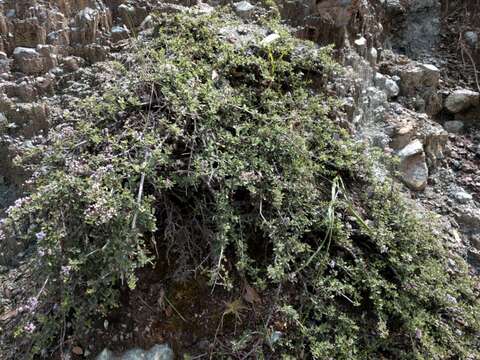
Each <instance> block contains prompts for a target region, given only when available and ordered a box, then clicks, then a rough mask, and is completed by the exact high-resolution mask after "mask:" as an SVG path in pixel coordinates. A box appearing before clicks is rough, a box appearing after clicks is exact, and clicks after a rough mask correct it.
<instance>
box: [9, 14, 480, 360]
mask: <svg viewBox="0 0 480 360" xmlns="http://www.w3.org/2000/svg"><path fill="white" fill-rule="evenodd" d="M237 25H239V23H238V20H236V19H235V18H233V17H232V16H231V15H229V14H228V13H214V14H213V15H209V16H206V15H202V16H200V15H177V16H172V15H170V16H169V17H161V18H159V19H158V25H157V27H156V30H155V34H154V36H153V38H152V39H151V40H150V41H149V42H147V43H143V44H136V45H135V47H134V49H135V58H134V60H132V61H130V63H129V64H128V66H124V65H121V64H117V65H116V68H120V71H123V72H124V73H125V75H124V77H123V78H122V79H121V81H119V82H118V83H117V84H115V85H113V86H112V85H105V86H104V88H103V89H102V95H101V96H100V97H98V96H97V97H92V98H90V99H87V100H86V101H85V102H84V103H83V105H82V107H81V108H79V109H77V111H76V112H73V113H72V116H71V117H70V118H68V119H65V122H64V123H62V124H60V125H58V126H57V127H56V128H54V129H53V130H52V131H51V132H50V134H49V137H48V140H47V141H46V142H45V143H43V144H38V145H36V146H29V147H28V148H27V149H25V151H24V153H23V156H22V159H21V162H22V163H23V166H25V168H27V169H29V170H30V171H31V172H32V173H33V176H32V179H31V180H30V189H31V190H30V192H29V194H28V196H27V197H25V198H24V199H22V200H21V201H18V203H17V206H15V207H12V208H10V210H9V217H8V218H7V219H6V221H5V224H4V226H5V227H6V228H8V229H9V231H10V232H15V233H16V236H18V237H21V238H23V239H25V241H33V243H34V246H35V249H36V251H37V254H38V255H37V257H38V264H37V266H38V271H37V272H36V273H37V275H38V283H39V291H38V292H37V293H36V296H35V297H34V298H32V299H31V301H30V303H29V304H27V308H28V309H29V310H31V312H30V314H31V315H29V316H26V319H27V320H26V321H28V323H27V324H24V325H22V327H21V328H19V334H18V335H21V333H22V332H23V333H25V332H29V333H38V334H40V335H39V336H36V337H35V336H34V337H33V338H34V339H36V343H35V347H34V350H36V351H39V350H40V349H42V348H44V347H45V346H46V345H47V344H48V343H49V342H51V341H53V340H54V339H56V338H58V337H59V336H61V334H62V332H63V331H65V322H66V321H69V322H71V323H72V324H73V330H74V331H76V332H77V333H79V332H81V331H83V330H84V329H85V328H86V327H88V326H90V325H91V320H92V318H93V317H94V316H98V314H107V313H108V312H109V311H110V310H111V309H112V308H114V307H115V306H117V304H118V291H119V289H120V288H121V287H122V286H128V287H130V288H134V287H135V285H136V282H137V280H138V279H137V277H136V274H137V273H136V270H137V269H138V268H140V267H143V266H145V265H147V264H149V263H151V264H153V265H155V263H156V261H157V259H158V258H159V257H162V258H163V257H167V258H168V259H169V260H170V266H171V267H173V268H174V270H175V276H177V277H179V278H181V277H185V276H188V275H187V274H189V271H190V270H195V271H196V272H198V271H202V272H204V273H207V274H208V276H209V279H210V282H211V286H212V287H224V288H226V289H232V288H234V287H236V286H238V285H239V284H242V283H243V282H244V281H245V279H247V280H248V282H249V283H250V284H252V286H254V287H255V288H256V289H258V291H261V292H265V293H272V294H276V297H272V298H271V299H270V300H269V302H268V304H267V305H268V306H267V308H268V309H267V310H268V311H267V314H266V315H265V316H262V317H260V319H261V320H259V323H258V324H257V326H258V328H257V329H250V330H251V331H252V333H254V334H256V335H255V336H256V337H257V339H258V337H259V336H260V338H261V337H262V336H263V337H264V341H263V342H262V341H261V342H260V344H263V345H262V346H260V347H259V348H258V349H257V350H256V352H257V354H258V356H261V353H262V352H265V354H267V353H271V354H273V355H272V356H273V358H281V357H282V356H283V357H287V356H288V355H289V354H290V355H291V356H294V357H295V358H315V359H327V358H329V359H330V358H331V359H373V358H388V359H396V358H399V359H400V358H401V359H411V358H417V359H448V358H465V357H467V356H469V355H470V356H475V354H477V350H478V344H475V336H478V331H479V318H478V310H479V306H478V294H477V292H476V291H475V290H474V284H473V280H470V278H469V277H468V273H467V269H466V266H465V264H464V262H463V261H462V260H461V259H458V258H456V257H454V256H453V255H449V254H448V251H447V250H446V249H445V248H444V246H443V245H442V243H441V239H439V238H438V236H436V235H435V232H434V227H435V223H434V221H433V220H431V219H428V218H422V215H421V214H415V210H413V208H411V207H410V206H408V205H406V204H405V202H404V201H403V200H402V198H401V196H400V195H399V194H398V192H397V190H395V187H394V185H393V184H391V183H390V182H388V181H387V182H385V183H383V184H380V183H377V182H376V181H375V179H374V178H373V176H372V174H371V170H370V168H371V166H370V163H371V161H370V160H371V159H368V158H367V156H366V155H364V154H365V152H364V150H363V149H362V148H361V147H360V146H359V145H358V144H355V143H354V142H353V141H352V140H351V139H350V138H349V136H348V134H347V133H346V132H345V131H344V130H343V129H342V128H341V127H340V126H339V124H337V122H336V121H335V119H334V116H333V115H332V114H333V110H335V107H336V106H337V102H336V100H335V99H333V98H331V97H329V96H327V95H326V94H325V92H326V91H325V86H324V85H325V84H326V81H327V80H328V78H329V77H330V76H332V74H333V73H334V71H335V65H334V63H333V62H332V60H331V59H330V57H329V49H318V48H315V46H313V44H310V43H306V42H301V41H299V40H296V39H294V38H293V37H292V36H291V35H289V33H288V32H287V31H286V29H284V28H283V27H281V26H279V25H278V24H269V25H268V26H269V30H270V31H271V32H275V33H277V34H279V38H278V39H277V40H275V41H273V42H271V43H269V42H262V38H263V37H265V36H266V35H267V34H264V33H262V31H261V29H259V28H257V27H256V26H254V25H250V26H245V25H242V26H243V30H242V31H243V33H242V32H235V28H236V26H237ZM232 39H236V40H235V41H231V40H232ZM270 39H272V38H270ZM449 259H450V260H449ZM452 264H453V265H452ZM199 269H200V270H199ZM273 320H275V321H273ZM279 324H281V325H279ZM59 334H60V335H59ZM280 334H281V335H280ZM273 335H275V342H274V343H273V341H272V336H273ZM278 339H279V340H278ZM255 343H256V344H257V345H258V341H256V342H255ZM247 346H248V343H247ZM232 351H233V350H232ZM214 356H215V354H214ZM216 356H217V357H220V355H218V354H217V355H216Z"/></svg>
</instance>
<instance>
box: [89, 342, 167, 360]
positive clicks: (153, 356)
mask: <svg viewBox="0 0 480 360" xmlns="http://www.w3.org/2000/svg"><path fill="white" fill-rule="evenodd" d="M173 359H174V357H173V351H172V349H170V347H169V346H168V345H155V346H153V347H152V348H151V349H150V350H142V349H132V350H128V351H127V352H125V353H124V354H122V355H120V356H115V355H114V354H113V352H111V351H110V350H108V349H105V350H103V351H102V352H101V353H100V354H99V355H98V356H97V357H96V360H173Z"/></svg>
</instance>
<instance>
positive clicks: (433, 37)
mask: <svg viewBox="0 0 480 360" xmlns="http://www.w3.org/2000/svg"><path fill="white" fill-rule="evenodd" d="M380 2H381V3H383V4H384V6H385V10H386V13H387V16H388V19H389V22H390V23H391V24H393V27H394V28H396V29H397V31H395V32H392V33H391V34H389V38H388V41H389V42H390V43H391V45H392V46H393V48H394V50H395V51H397V52H399V53H401V54H406V55H408V56H410V57H412V58H414V59H416V58H418V57H420V56H422V55H424V54H426V53H430V52H431V51H432V49H433V48H434V47H435V46H436V44H437V43H438V41H439V36H440V25H441V22H440V13H441V11H440V10H441V4H440V0H415V1H399V0H381V1H380Z"/></svg>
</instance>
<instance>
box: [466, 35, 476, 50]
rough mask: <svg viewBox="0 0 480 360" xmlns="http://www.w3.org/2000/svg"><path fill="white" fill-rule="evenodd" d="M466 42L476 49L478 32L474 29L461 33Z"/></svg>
mask: <svg viewBox="0 0 480 360" xmlns="http://www.w3.org/2000/svg"><path fill="white" fill-rule="evenodd" d="M463 37H464V38H465V41H466V42H467V44H468V45H469V46H470V47H472V48H474V49H476V48H477V47H478V33H477V32H476V31H467V32H465V34H463Z"/></svg>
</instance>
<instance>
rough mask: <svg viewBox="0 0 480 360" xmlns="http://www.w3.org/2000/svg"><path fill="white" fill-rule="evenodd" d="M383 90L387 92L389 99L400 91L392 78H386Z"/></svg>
mask: <svg viewBox="0 0 480 360" xmlns="http://www.w3.org/2000/svg"><path fill="white" fill-rule="evenodd" d="M385 92H386V93H387V97H388V98H389V99H392V98H394V97H397V96H398V94H399V93H400V88H399V86H398V85H397V83H396V82H395V81H393V80H392V79H386V80H385Z"/></svg>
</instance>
